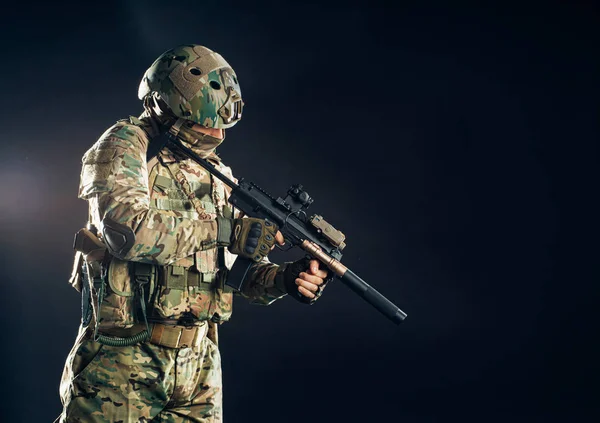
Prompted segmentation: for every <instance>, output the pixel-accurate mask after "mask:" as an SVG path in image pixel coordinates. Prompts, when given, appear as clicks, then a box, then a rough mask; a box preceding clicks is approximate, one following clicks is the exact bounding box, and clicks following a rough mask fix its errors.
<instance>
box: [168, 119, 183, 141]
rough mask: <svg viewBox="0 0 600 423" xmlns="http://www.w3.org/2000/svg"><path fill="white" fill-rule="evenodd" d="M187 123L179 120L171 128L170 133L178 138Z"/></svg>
mask: <svg viewBox="0 0 600 423" xmlns="http://www.w3.org/2000/svg"><path fill="white" fill-rule="evenodd" d="M184 123H185V119H181V118H179V119H177V121H175V123H174V124H173V125H171V127H170V128H169V132H170V133H171V134H172V135H173V136H174V137H176V136H177V135H179V131H180V130H181V126H182V125H183V124H184Z"/></svg>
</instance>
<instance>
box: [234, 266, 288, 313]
mask: <svg viewBox="0 0 600 423" xmlns="http://www.w3.org/2000/svg"><path fill="white" fill-rule="evenodd" d="M284 270H285V265H283V266H278V265H276V264H273V263H271V262H270V261H269V260H268V259H267V258H265V259H264V260H263V261H261V262H260V263H256V264H253V265H252V266H251V267H250V269H249V270H248V276H246V280H245V281H244V285H243V286H242V291H241V292H240V294H241V295H242V296H243V297H245V298H247V299H248V300H250V302H251V303H252V304H259V305H270V304H272V303H273V302H274V301H276V300H279V299H281V298H283V297H284V296H286V295H287V293H286V291H285V287H284V284H283V272H284Z"/></svg>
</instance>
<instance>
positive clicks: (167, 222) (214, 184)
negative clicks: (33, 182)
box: [79, 118, 285, 327]
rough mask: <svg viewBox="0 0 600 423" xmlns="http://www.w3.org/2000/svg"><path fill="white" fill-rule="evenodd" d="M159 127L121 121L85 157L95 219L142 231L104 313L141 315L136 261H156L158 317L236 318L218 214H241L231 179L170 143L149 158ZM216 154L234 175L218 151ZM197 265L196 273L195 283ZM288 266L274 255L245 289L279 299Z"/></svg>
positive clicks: (114, 272) (113, 270)
mask: <svg viewBox="0 0 600 423" xmlns="http://www.w3.org/2000/svg"><path fill="white" fill-rule="evenodd" d="M153 135H155V134H152V128H151V127H150V125H146V124H145V122H144V121H141V120H139V119H137V118H130V119H129V120H122V121H119V122H117V123H116V124H115V125H113V126H112V127H111V128H109V129H108V130H107V131H106V132H105V133H104V134H103V135H102V136H101V137H100V139H99V140H98V141H97V142H96V143H95V144H94V145H93V146H92V148H91V149H90V150H88V151H87V152H86V154H85V155H84V157H83V159H82V161H83V168H82V173H81V184H80V189H79V197H80V198H82V199H85V200H87V201H88V202H89V215H90V222H91V223H92V224H93V225H95V226H96V227H97V228H99V229H101V228H102V224H101V222H102V220H103V219H104V218H110V219H112V220H113V221H116V222H119V223H121V224H125V225H127V226H129V227H130V228H131V229H132V230H133V231H134V233H135V244H134V245H133V247H132V248H131V249H130V250H129V252H128V253H127V254H126V256H124V257H119V258H118V259H117V258H114V259H113V261H112V263H111V265H110V267H109V278H108V279H109V289H108V293H107V294H108V295H107V296H106V300H105V301H104V303H106V304H103V307H104V308H105V309H106V310H104V311H102V310H100V317H101V318H100V320H101V321H102V320H104V324H105V325H111V324H114V325H116V326H121V327H129V326H131V325H132V324H133V323H135V322H134V320H135V319H134V318H133V317H131V316H132V311H131V310H128V308H131V307H132V300H131V296H132V294H131V280H130V276H129V275H130V273H131V272H130V271H128V270H127V267H126V266H127V263H128V262H142V263H151V264H154V265H156V267H155V269H156V274H157V275H162V277H157V278H156V283H155V284H154V287H153V289H154V294H153V295H152V296H151V297H150V298H154V300H153V301H152V304H151V305H152V308H151V309H152V312H151V313H152V316H153V317H155V318H163V319H177V318H179V317H180V316H181V315H183V314H184V313H187V314H190V313H191V314H193V315H194V316H195V317H196V318H198V319H201V320H203V319H212V320H213V321H225V320H228V319H229V317H230V315H231V307H232V294H233V292H232V289H231V288H230V287H228V286H227V285H225V284H224V281H225V278H226V274H227V269H228V268H231V266H232V264H233V262H234V261H235V258H236V256H234V255H232V254H231V253H229V251H227V250H226V249H224V248H218V247H217V246H216V237H217V223H216V217H217V216H224V217H233V211H232V210H233V208H232V207H231V205H230V204H229V203H228V202H227V198H228V194H229V191H228V190H229V187H226V186H225V185H224V184H223V183H222V182H221V181H219V180H218V179H217V178H214V177H212V175H210V174H209V173H208V172H207V171H206V170H205V169H204V168H202V167H201V166H200V165H198V164H197V163H195V162H192V161H191V160H190V159H186V158H181V157H176V156H174V155H173V154H172V153H171V152H170V151H169V150H168V149H166V148H165V149H163V150H162V151H161V152H160V153H159V154H158V156H157V157H156V158H154V159H152V160H151V161H150V162H146V150H147V146H148V142H149V138H150V137H152V136H153ZM211 159H212V161H213V163H214V164H215V165H217V166H218V168H219V169H220V170H221V172H223V173H224V174H226V175H228V176H230V177H232V178H233V176H232V174H231V169H230V168H228V167H227V166H225V165H223V164H222V163H221V161H220V160H219V159H218V157H217V156H216V155H213V156H212V157H211ZM186 184H187V187H186V186H185V185H186ZM190 190H191V191H192V192H193V194H192V195H191V196H190V195H189V192H190ZM190 198H192V199H193V201H190ZM119 265H121V266H119ZM190 273H193V274H194V275H196V276H195V278H194V282H193V283H192V282H191V280H192V278H191V276H187V275H189V274H190ZM281 273H282V272H281V269H280V268H279V267H278V266H277V265H275V264H272V263H270V262H268V260H264V261H263V262H261V263H258V264H256V265H254V266H253V268H251V270H250V272H249V276H248V277H247V279H246V282H245V284H244V285H245V286H244V288H243V291H242V292H241V294H242V295H243V296H244V297H246V298H248V299H249V300H251V301H252V302H253V303H257V304H270V303H272V302H273V301H275V300H277V299H279V298H281V297H282V296H284V295H285V292H284V291H283V288H282V280H281V279H282V274H281ZM107 310H108V311H107ZM109 316H111V317H109Z"/></svg>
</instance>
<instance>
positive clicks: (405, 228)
mask: <svg viewBox="0 0 600 423" xmlns="http://www.w3.org/2000/svg"><path fill="white" fill-rule="evenodd" d="M598 12H599V9H598V8H597V6H596V5H595V4H594V3H593V2H588V1H583V0H582V1H574V2H554V1H551V2H544V3H540V4H536V3H532V2H521V4H520V5H518V6H516V5H515V6H509V5H506V4H505V5H492V3H487V5H486V6H485V7H484V6H482V5H481V4H478V3H473V4H471V5H468V6H467V5H466V3H464V4H463V3H461V5H460V6H458V5H454V6H450V2H448V3H447V4H434V3H431V2H414V3H404V2H389V3H387V4H386V3H380V2H377V1H371V2H363V3H358V2H341V3H338V4H335V3H327V4H325V3H323V2H316V1H315V2H305V3H282V2H268V3H255V2H243V3H238V4H235V3H232V2H187V1H179V2H166V1H165V2H156V1H147V2H136V1H122V2H114V1H103V2H94V3H92V2H80V3H79V4H73V5H70V6H65V5H60V4H58V3H56V2H48V3H47V4H46V5H36V4H35V3H30V2H27V3H25V2H23V3H22V4H17V3H12V4H6V5H4V6H3V10H2V18H1V19H2V26H1V31H2V38H1V42H2V66H1V67H0V75H1V78H2V79H1V80H2V105H1V107H2V110H1V113H0V119H2V125H1V126H0V134H1V135H0V142H1V144H0V145H1V147H0V148H1V150H0V151H1V154H0V158H1V165H0V181H1V184H0V186H1V188H0V189H1V194H0V202H1V208H0V218H1V220H0V228H1V231H2V235H1V238H0V239H1V240H2V244H1V250H0V252H1V254H0V261H1V264H2V266H1V269H2V292H1V295H0V322H2V329H3V330H2V350H1V351H2V352H1V354H2V355H1V361H0V362H1V363H2V367H3V370H2V374H1V378H2V383H1V384H0V389H1V390H2V392H1V398H2V417H1V418H0V419H1V420H2V421H18V422H34V421H35V422H38V421H39V422H49V421H52V420H53V419H54V417H56V416H57V415H58V414H59V411H60V403H59V400H58V393H57V391H58V382H59V378H60V374H61V370H62V365H63V363H64V359H65V357H66V355H67V353H68V350H69V348H70V346H71V345H72V342H73V340H74V338H75V334H76V328H77V324H78V319H79V309H78V307H79V303H78V301H79V300H78V296H77V294H76V293H75V292H74V291H72V290H71V288H69V287H68V285H67V283H66V279H67V276H68V273H69V272H70V266H71V257H72V252H71V241H72V236H73V234H74V232H75V231H76V230H77V229H78V228H79V227H81V226H82V225H83V224H84V222H85V219H86V205H85V203H84V202H82V201H80V200H78V199H77V198H76V196H77V186H78V177H79V170H80V157H81V156H82V154H83V153H84V151H85V150H86V149H87V148H88V147H89V146H90V145H91V144H92V143H93V142H94V141H95V139H96V138H97V137H98V136H99V135H100V134H101V133H102V132H103V131H104V129H105V128H106V127H108V126H109V125H111V124H112V123H113V122H114V121H115V120H117V119H120V118H123V117H126V116H128V115H130V114H134V115H137V114H138V113H139V112H140V110H141V107H140V103H139V101H138V100H137V97H136V93H137V84H138V83H139V80H140V78H141V76H142V74H143V72H144V70H145V69H146V68H147V67H148V66H149V65H150V64H151V63H152V61H153V60H154V59H155V58H156V57H157V56H158V55H159V54H160V53H161V52H163V51H164V50H166V49H168V48H171V47H173V46H175V45H178V44H184V43H199V44H204V45H207V46H209V47H210V48H212V49H214V50H216V51H218V52H220V53H222V54H223V56H224V57H225V58H226V59H227V60H228V61H229V62H230V63H231V64H232V65H233V67H234V68H235V69H236V71H237V73H238V75H239V78H240V81H241V84H242V90H243V95H244V100H245V102H246V108H245V115H244V119H243V121H242V122H241V123H240V124H239V125H238V126H236V127H235V128H233V129H232V130H230V131H228V134H227V140H226V142H225V143H224V145H223V147H222V148H221V149H220V153H221V156H222V157H223V158H224V160H225V161H226V162H227V163H228V164H230V165H231V166H232V167H233V169H234V171H235V173H236V175H237V176H238V177H239V176H244V177H246V178H249V179H251V180H254V181H256V182H257V183H259V184H261V185H263V186H264V187H265V188H267V189H268V190H269V191H270V192H272V193H277V194H279V193H281V194H283V193H284V192H285V190H286V189H287V187H288V185H290V184H291V183H297V182H301V183H303V184H304V185H305V187H306V188H307V189H308V190H309V192H310V193H311V194H312V195H313V197H314V198H315V203H314V205H313V206H312V207H313V208H314V210H315V211H318V212H320V213H322V214H323V215H324V216H325V217H326V218H327V219H328V220H330V221H331V222H332V223H334V225H335V226H337V227H338V228H340V229H342V230H343V231H344V232H345V233H346V235H347V237H348V247H347V250H346V254H345V258H344V262H345V263H346V264H347V265H348V266H349V267H350V268H352V269H353V270H354V271H355V272H356V273H358V274H359V275H362V276H363V277H364V278H365V279H366V280H367V281H369V282H370V283H371V284H373V285H374V286H376V287H378V288H379V290H380V291H381V292H382V293H384V294H385V295H386V296H388V297H389V298H390V299H392V300H393V301H395V302H396V303H397V304H398V305H399V306H400V307H401V308H403V309H404V310H405V311H406V312H407V313H408V319H407V320H406V322H405V323H404V324H403V325H401V326H400V327H395V326H394V325H393V324H391V323H390V322H388V321H387V320H386V319H385V318H383V317H382V316H380V315H379V314H378V313H377V312H376V311H375V310H374V309H371V308H370V307H368V306H367V305H366V304H365V303H363V302H362V300H360V299H359V298H358V297H356V296H354V295H353V294H352V293H351V292H350V291H349V290H348V289H346V288H345V287H344V286H343V285H342V284H340V283H334V284H332V286H330V287H328V288H327V290H326V292H325V295H324V296H323V298H322V299H321V300H320V301H319V302H318V303H317V304H316V305H314V306H313V307H310V308H306V307H303V306H301V305H299V304H297V303H295V302H293V301H291V300H285V301H280V302H278V303H276V304H274V305H273V306H271V307H268V308H260V307H256V306H250V305H248V304H246V303H244V302H243V301H241V300H239V301H237V302H236V311H235V313H234V316H233V317H234V318H233V320H232V321H231V322H230V323H227V324H226V325H224V326H223V327H222V330H221V352H222V355H223V367H224V383H225V403H224V406H225V419H226V421H227V422H229V423H233V422H300V421H311V422H315V423H316V422H338V421H339V422H372V421H373V422H374V421H398V422H437V421H463V422H471V421H472V422H481V421H483V422H496V421H511V422H554V421H570V422H587V421H592V416H593V415H594V414H595V412H596V411H597V408H598V402H597V401H598V400H597V398H598V387H597V380H598V379H597V370H598V364H597V363H598V361H597V357H598V349H597V347H596V344H595V342H593V341H596V340H597V336H598V331H597V326H596V324H595V319H594V318H595V310H594V306H595V305H597V301H598V296H597V294H598V290H597V288H596V286H595V284H596V283H597V282H598V270H597V241H595V240H594V237H593V235H592V228H593V227H594V225H592V224H591V223H589V222H591V221H592V219H591V218H593V217H594V216H597V214H596V213H595V211H593V210H594V208H593V205H594V202H595V201H594V200H595V197H596V195H597V194H596V193H597V189H595V188H596V182H597V174H596V169H595V168H596V167H597V153H598V150H597V141H598V138H597V137H598V124H597V122H598V120H597V119H598V108H597V106H598V98H599V95H598V94H599V92H598V86H597V84H596V83H597V77H598V71H599V70H600V69H599V66H598V64H599V63H598V49H597V44H596V41H595V38H596V36H597V35H598V34H597V32H598V31H597V27H598V23H599V19H598V17H599V13H598ZM588 220H589V222H588ZM290 258H294V257H293V255H291V256H281V255H278V256H276V257H275V259H276V260H287V259H290Z"/></svg>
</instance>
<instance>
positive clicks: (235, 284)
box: [166, 133, 406, 324]
mask: <svg viewBox="0 0 600 423" xmlns="http://www.w3.org/2000/svg"><path fill="white" fill-rule="evenodd" d="M167 138H168V140H167V143H166V146H167V147H168V148H169V149H171V150H173V151H174V152H179V153H181V154H183V155H185V156H187V157H189V158H190V159H192V160H193V161H195V162H197V163H198V164H200V165H201V166H202V167H204V168H205V169H206V170H207V171H209V172H210V173H211V174H213V175H214V176H215V177H217V178H219V179H220V180H221V181H223V183H225V184H226V185H227V186H229V187H230V188H231V196H230V197H229V202H230V203H231V204H232V205H233V206H235V207H237V208H238V209H239V210H240V211H242V212H243V213H244V214H245V215H246V216H249V217H255V218H259V219H265V220H269V221H271V222H273V223H275V224H277V226H278V227H279V230H280V231H281V233H282V235H283V237H284V239H285V244H286V245H288V246H289V248H288V249H291V248H293V247H296V246H297V247H300V248H302V249H303V250H304V251H306V252H307V253H308V254H309V255H310V256H312V257H314V258H315V259H317V260H319V261H320V262H321V263H323V264H325V265H326V266H327V267H328V268H329V269H330V270H331V271H332V272H333V273H334V274H335V275H336V276H337V277H338V278H339V279H340V280H341V281H342V282H343V283H344V284H345V285H346V286H348V287H349V288H350V289H352V290H353V291H354V292H355V293H357V294H358V295H360V296H361V297H362V298H363V299H364V300H365V301H367V302H368V303H369V304H371V305H372V306H373V307H375V308H376V309H377V310H379V311H380V312H381V313H383V314H384V315H385V316H386V317H387V318H389V319H391V320H392V321H393V322H394V323H396V324H399V323H400V322H402V321H403V320H404V319H405V318H406V313H404V312H403V311H402V310H400V309H399V308H398V307H396V305H395V304H394V303H392V302H391V301H390V300H388V299H387V298H385V297H384V296H383V295H381V294H380V293H379V292H377V290H375V289H374V288H373V287H371V286H370V285H369V284H367V283H366V282H365V281H363V280H362V279H361V278H359V277H358V276H357V275H356V274H354V273H353V272H352V271H351V270H350V269H348V268H347V267H346V266H344V265H343V264H342V263H341V262H340V260H341V259H342V250H343V249H344V247H345V246H346V244H345V242H344V239H345V235H344V234H343V233H342V232H340V231H338V230H337V229H335V228H334V227H333V226H332V225H331V224H329V223H328V222H327V221H326V220H325V219H323V217H322V216H319V215H317V214H313V215H312V216H310V217H309V216H308V215H307V213H306V209H307V208H308V206H310V205H311V204H312V202H313V199H312V198H311V197H310V195H309V194H308V193H307V192H306V191H305V190H304V189H303V187H302V185H293V186H292V187H291V188H290V189H289V190H288V192H287V196H286V197H285V198H281V197H278V198H273V197H272V196H271V195H269V194H268V193H267V192H266V191H264V190H263V189H261V188H260V187H258V186H257V185H256V184H254V183H252V182H249V181H246V180H244V179H240V181H239V183H237V184H236V183H235V182H234V181H232V180H231V179H229V178H228V177H227V176H225V175H223V174H222V173H221V172H219V170H218V169H217V168H215V167H214V166H213V165H212V164H211V163H210V162H208V161H207V160H205V159H203V158H202V157H200V156H198V155H197V154H196V153H194V152H193V151H192V150H190V149H189V148H187V147H186V146H184V145H182V144H181V142H179V141H178V140H177V139H174V138H173V137H172V136H171V134H168V133H167ZM253 263H254V262H253V261H252V260H250V259H245V258H241V257H239V258H238V259H237V260H236V262H235V264H234V266H233V268H232V269H231V271H230V273H229V276H228V278H227V282H226V283H227V285H229V286H231V287H232V288H235V289H237V290H240V289H241V287H242V283H243V281H244V278H245V276H246V272H247V271H248V269H249V268H250V266H251V265H252V264H253Z"/></svg>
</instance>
